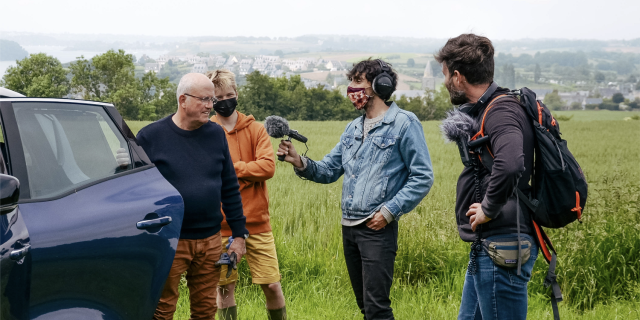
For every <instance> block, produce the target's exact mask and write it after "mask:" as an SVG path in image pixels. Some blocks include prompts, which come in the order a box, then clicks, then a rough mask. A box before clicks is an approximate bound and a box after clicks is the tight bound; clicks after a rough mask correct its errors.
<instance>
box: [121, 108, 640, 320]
mask: <svg viewBox="0 0 640 320" xmlns="http://www.w3.org/2000/svg"><path fill="white" fill-rule="evenodd" d="M598 118H599V116H598V112H588V113H585V114H581V115H580V116H579V117H576V118H574V119H573V120H572V121H568V122H561V128H562V132H563V137H564V138H565V139H566V140H567V141H568V143H569V147H570V149H571V151H572V152H573V153H574V155H575V156H576V158H577V159H578V161H579V162H580V164H581V166H582V168H583V171H584V172H585V174H586V176H587V179H588V181H589V188H590V189H589V199H588V201H587V205H586V208H585V210H584V213H583V217H584V219H583V221H584V222H583V223H582V224H579V223H574V224H572V225H570V226H569V227H567V228H564V229H558V230H548V233H549V236H550V237H551V239H552V241H553V242H554V245H555V247H556V249H557V250H558V259H559V260H558V264H559V265H558V270H557V273H558V277H559V282H560V284H561V286H562V289H563V294H564V298H565V301H564V302H562V303H561V304H560V306H561V309H560V310H561V316H562V318H563V319H640V311H638V310H640V303H639V302H638V300H640V289H639V288H640V202H639V201H638V200H639V199H638V194H640V182H639V181H640V180H639V178H640V172H639V170H638V168H640V166H639V164H638V162H639V161H640V143H638V140H639V138H640V123H638V122H634V121H621V120H602V121H596V120H597V119H598ZM438 124H439V123H438V122H435V121H431V122H425V123H424V128H425V138H426V140H427V144H428V146H429V150H430V153H431V157H432V161H433V165H434V172H435V184H434V186H433V188H432V190H431V192H430V193H429V195H428V196H427V197H426V198H425V199H424V200H423V201H422V203H421V204H420V205H419V206H418V207H417V208H416V209H415V210H414V211H413V212H411V213H409V214H407V215H405V216H404V217H402V219H401V220H400V232H399V250H398V255H397V258H396V267H395V275H394V285H393V288H392V293H391V295H392V307H393V308H394V313H395V315H396V317H397V318H398V319H451V318H455V317H456V315H457V311H458V307H459V305H460V296H461V293H462V284H463V282H464V272H465V268H466V264H467V255H468V250H469V246H468V244H467V243H464V242H462V241H461V240H460V239H459V237H458V234H457V230H456V226H455V218H454V203H455V186H456V181H457V177H458V175H459V173H460V171H461V170H462V164H461V163H460V160H459V155H458V151H457V148H456V147H455V145H452V144H451V145H447V144H444V142H443V140H442V138H441V135H440V133H439V131H438ZM130 125H131V127H132V129H133V130H134V131H137V130H138V129H139V128H140V127H141V126H142V124H141V123H135V122H134V123H130ZM345 125H346V122H292V123H291V127H292V128H294V129H297V130H299V131H300V132H301V133H303V134H305V135H306V136H307V137H309V143H308V145H309V147H310V150H309V152H308V156H310V157H311V158H312V159H320V158H321V157H322V156H323V155H324V154H326V153H327V152H328V151H329V150H330V149H331V148H332V147H333V146H334V145H335V144H336V143H337V142H338V137H339V135H340V133H342V131H343V129H344V127H345ZM272 143H273V145H274V148H275V146H276V145H277V143H278V141H275V140H273V141H272ZM296 147H297V148H298V150H299V151H304V149H305V148H304V146H303V145H299V144H296ZM276 170H277V171H276V175H275V177H274V178H273V179H271V180H270V181H269V182H268V186H269V196H270V206H269V208H270V212H271V224H272V227H273V232H274V236H275V239H276V246H277V251H278V258H279V262H280V268H281V273H282V285H283V290H284V293H285V296H286V298H287V311H288V313H289V314H290V317H291V318H292V319H361V318H362V316H361V315H360V314H359V310H358V308H357V306H356V304H355V298H354V296H353V293H352V291H351V286H350V284H349V278H348V275H347V271H346V267H345V263H344V256H343V254H342V240H341V227H340V218H341V210H340V198H341V182H342V180H340V181H338V182H336V183H334V184H331V185H319V184H315V183H312V182H308V181H302V180H300V179H298V178H297V177H296V176H295V175H294V173H293V170H292V168H291V166H290V165H289V164H286V163H277V165H276ZM248 271H249V270H248V267H247V264H246V263H242V264H241V265H240V268H239V272H240V281H239V283H238V289H237V296H236V297H237V301H238V304H239V316H240V318H242V319H265V318H266V311H265V309H264V297H263V294H262V292H261V290H260V289H259V287H258V286H254V285H251V280H250V275H249V272H248ZM546 271H547V264H546V262H545V261H544V260H543V259H542V258H540V259H538V261H537V262H536V265H535V267H534V272H533V277H532V280H531V282H530V284H529V293H530V295H529V296H530V304H529V317H530V318H531V319H552V315H551V306H550V304H549V300H548V298H547V297H548V291H547V289H546V288H544V287H543V285H542V283H543V279H544V276H545V274H546ZM186 290H187V289H186V288H185V287H184V286H182V287H181V291H182V295H181V298H180V301H179V307H178V311H177V313H176V319H188V312H189V311H188V295H187V294H186Z"/></svg>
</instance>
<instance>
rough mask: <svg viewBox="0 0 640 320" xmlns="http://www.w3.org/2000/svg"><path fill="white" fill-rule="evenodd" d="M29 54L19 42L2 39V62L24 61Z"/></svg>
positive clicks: (0, 45)
mask: <svg viewBox="0 0 640 320" xmlns="http://www.w3.org/2000/svg"><path fill="white" fill-rule="evenodd" d="M27 55H29V53H28V52H27V50H25V49H24V48H22V47H21V46H20V45H19V44H18V43H17V42H14V41H9V40H1V39H0V61H14V60H21V59H24V58H25V57H26V56H27Z"/></svg>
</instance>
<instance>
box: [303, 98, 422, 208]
mask: <svg viewBox="0 0 640 320" xmlns="http://www.w3.org/2000/svg"><path fill="white" fill-rule="evenodd" d="M363 120H364V118H363V117H359V118H357V119H355V120H353V121H352V122H351V123H349V124H348V125H347V128H346V129H345V131H344V133H342V135H341V136H340V142H338V144H336V146H335V147H334V148H333V150H331V152H330V153H329V154H328V155H326V156H325V157H324V158H323V159H322V160H321V161H313V160H311V159H309V160H308V161H307V166H306V168H305V169H304V170H300V171H298V170H296V174H297V175H299V176H300V177H303V178H306V179H309V180H312V181H315V182H318V183H332V182H335V181H336V180H338V179H339V178H340V176H342V175H343V174H344V181H343V183H342V217H343V218H345V219H363V218H366V217H368V216H369V215H370V214H372V213H374V212H376V211H378V210H380V208H381V207H382V206H383V205H384V206H385V207H387V209H388V210H389V211H390V212H391V214H392V215H393V217H394V218H395V220H398V219H399V218H400V216H402V215H403V214H405V213H407V212H409V211H411V210H413V209H414V208H415V207H416V206H417V205H418V204H419V203H420V201H422V199H423V198H424V197H425V196H426V195H427V193H428V192H429V189H430V188H431V186H432V185H433V169H432V166H431V158H430V157H429V149H428V148H427V143H426V141H425V137H424V131H423V129H422V124H421V123H420V121H419V120H418V118H417V117H416V116H415V115H414V114H413V113H411V112H408V111H405V110H402V109H400V108H399V107H398V106H397V105H396V104H395V103H394V102H392V103H391V105H390V108H389V110H387V112H386V114H385V116H384V119H383V120H382V121H380V122H378V123H377V124H376V125H375V126H374V127H373V129H371V130H370V131H369V134H368V136H367V137H366V138H365V139H364V141H363V139H362V137H363V132H362V130H363Z"/></svg>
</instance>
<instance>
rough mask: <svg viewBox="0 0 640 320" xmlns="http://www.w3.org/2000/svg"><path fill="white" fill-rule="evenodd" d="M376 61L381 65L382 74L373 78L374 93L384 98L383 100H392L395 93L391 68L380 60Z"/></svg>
mask: <svg viewBox="0 0 640 320" xmlns="http://www.w3.org/2000/svg"><path fill="white" fill-rule="evenodd" d="M376 61H378V63H380V68H381V69H382V73H381V74H379V75H377V76H376V77H375V78H373V82H371V87H372V89H373V92H375V94H377V95H378V96H379V97H380V98H382V100H387V99H389V98H391V94H392V93H393V91H395V89H394V88H393V77H392V76H391V75H390V74H389V72H390V71H391V68H389V66H388V65H387V64H386V63H384V61H382V60H380V59H376Z"/></svg>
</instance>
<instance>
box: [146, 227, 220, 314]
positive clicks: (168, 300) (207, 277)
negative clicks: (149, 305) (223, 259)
mask: <svg viewBox="0 0 640 320" xmlns="http://www.w3.org/2000/svg"><path fill="white" fill-rule="evenodd" d="M221 253H222V239H221V237H220V232H218V233H216V234H214V235H213V236H210V237H208V238H205V239H193V240H192V239H180V240H179V241H178V249H177V250H176V256H175V258H174V259H173V265H171V271H170V272H169V277H168V278H167V282H165V284H164V290H163V291H162V296H161V297H160V301H159V302H158V307H157V308H156V312H155V313H154V315H153V319H154V320H170V319H173V313H174V312H175V311H176V303H177V302H178V297H179V293H178V286H179V284H180V278H181V276H182V274H183V273H184V272H185V271H186V272H187V287H188V288H189V300H190V305H191V319H192V320H204V319H206V320H215V316H216V311H217V310H218V307H217V305H216V295H217V292H216V288H217V286H218V280H219V279H220V267H215V266H214V264H215V262H216V261H218V260H219V259H220V254H221Z"/></svg>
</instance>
